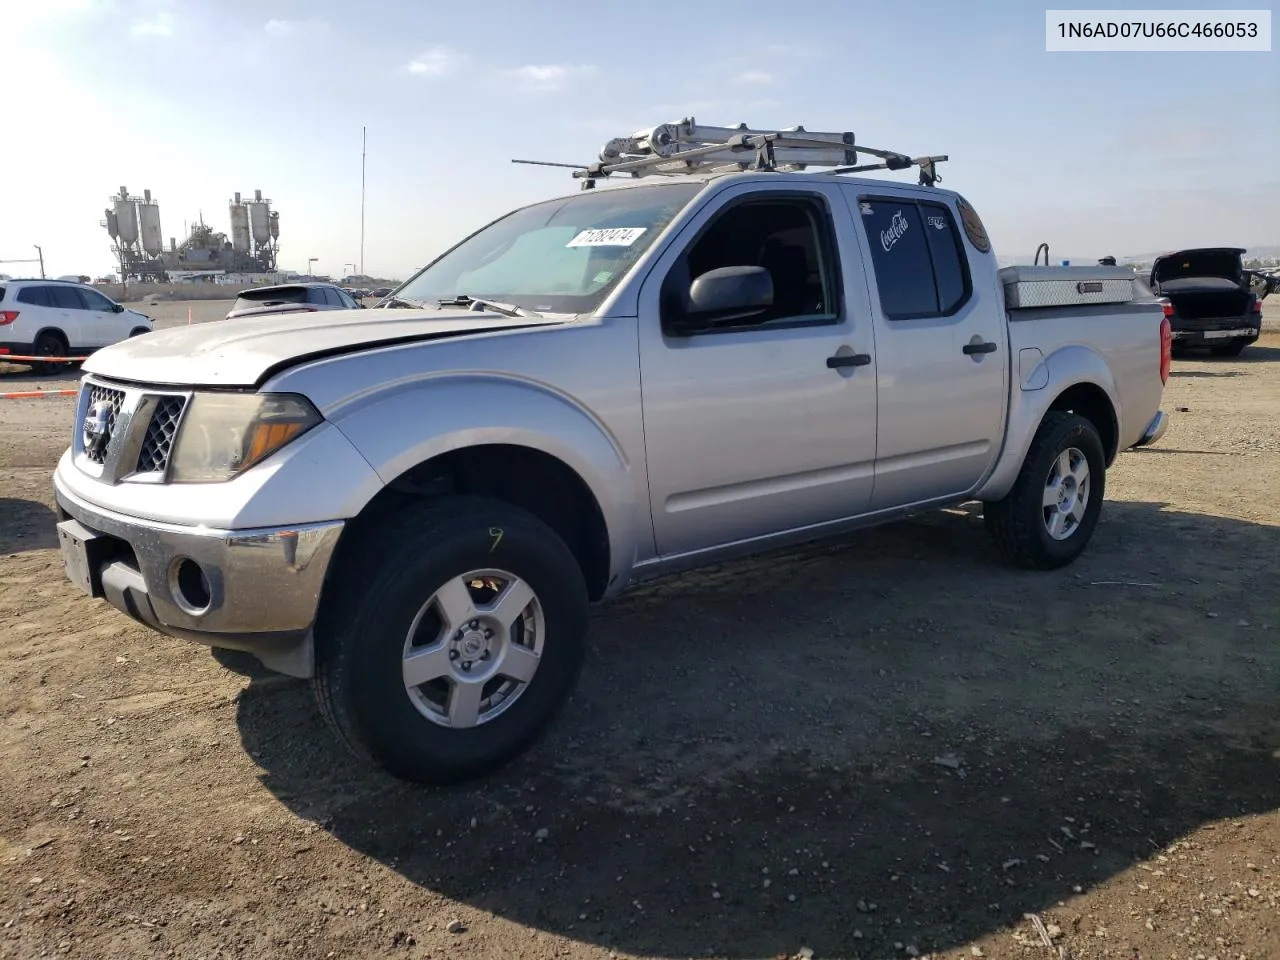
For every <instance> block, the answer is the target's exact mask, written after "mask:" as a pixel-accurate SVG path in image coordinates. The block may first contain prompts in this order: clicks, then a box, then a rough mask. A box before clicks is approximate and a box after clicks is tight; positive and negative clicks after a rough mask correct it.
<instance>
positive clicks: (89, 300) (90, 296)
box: [80, 289, 130, 346]
mask: <svg viewBox="0 0 1280 960" xmlns="http://www.w3.org/2000/svg"><path fill="white" fill-rule="evenodd" d="M80 297H81V298H82V299H83V300H84V302H85V306H86V307H87V308H88V309H87V310H86V311H85V316H86V317H87V318H88V319H89V323H90V325H91V326H92V328H93V330H94V331H95V333H94V335H95V337H96V338H97V340H96V342H95V344H94V346H106V345H108V344H112V343H118V342H119V341H121V340H123V339H125V338H126V337H127V336H129V329H128V323H129V319H130V318H129V315H128V314H126V313H116V312H115V305H114V304H113V303H112V301H110V300H108V299H107V298H106V297H104V296H103V295H102V294H100V293H99V292H98V291H97V290H85V289H81V290H80Z"/></svg>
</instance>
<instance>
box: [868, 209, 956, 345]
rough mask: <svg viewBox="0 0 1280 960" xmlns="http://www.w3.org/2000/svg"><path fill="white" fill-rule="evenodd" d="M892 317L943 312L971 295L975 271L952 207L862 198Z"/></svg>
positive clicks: (884, 307)
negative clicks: (967, 259)
mask: <svg viewBox="0 0 1280 960" xmlns="http://www.w3.org/2000/svg"><path fill="white" fill-rule="evenodd" d="M858 210H859V213H860V214H861V220H862V225H863V229H864V230H865V231H866V234H867V240H868V242H869V243H870V246H871V262H872V265H873V267H874V268H875V274H876V287H877V288H878V289H879V292H880V310H881V312H882V313H883V314H884V315H885V317H886V318H887V319H890V320H906V319H910V318H925V317H942V316H947V315H949V314H951V313H953V312H955V310H956V309H958V308H959V307H960V306H961V305H962V304H963V303H964V302H965V301H966V300H967V299H968V298H969V291H970V286H969V271H968V268H967V264H966V262H965V259H964V252H963V249H962V248H961V246H960V238H959V233H958V231H957V230H956V224H955V220H954V218H953V217H952V216H951V211H950V210H948V209H947V208H946V207H945V206H944V205H942V204H939V203H930V202H917V201H914V200H901V199H890V198H884V199H878V198H865V197H864V198H862V199H860V200H859V201H858Z"/></svg>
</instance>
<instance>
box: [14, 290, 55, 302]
mask: <svg viewBox="0 0 1280 960" xmlns="http://www.w3.org/2000/svg"><path fill="white" fill-rule="evenodd" d="M16 299H17V301H18V302H19V303H29V304H31V305H32V306H33V307H52V306H53V299H52V298H51V297H50V296H49V288H48V287H23V288H22V289H21V290H19V291H18V296H17V297H16Z"/></svg>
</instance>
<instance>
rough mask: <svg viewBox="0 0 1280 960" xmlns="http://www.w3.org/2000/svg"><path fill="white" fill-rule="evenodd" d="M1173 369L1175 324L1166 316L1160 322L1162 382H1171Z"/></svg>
mask: <svg viewBox="0 0 1280 960" xmlns="http://www.w3.org/2000/svg"><path fill="white" fill-rule="evenodd" d="M1172 367H1173V324H1171V323H1170V322H1169V318H1168V317H1167V316H1166V317H1164V318H1162V319H1161V320H1160V382H1161V383H1162V384H1167V383H1168V382H1169V371H1170V369H1171V368H1172Z"/></svg>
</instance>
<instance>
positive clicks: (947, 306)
mask: <svg viewBox="0 0 1280 960" xmlns="http://www.w3.org/2000/svg"><path fill="white" fill-rule="evenodd" d="M920 213H921V214H922V215H923V216H924V226H925V231H924V235H925V236H926V237H927V238H928V241H929V256H930V258H931V259H932V260H933V278H934V282H935V283H936V285H937V288H938V312H939V313H942V314H947V313H950V312H951V311H953V310H955V308H956V307H958V306H960V304H962V303H964V301H965V300H966V299H968V295H969V277H968V271H967V270H966V269H965V263H964V259H963V258H964V252H963V248H962V247H961V246H960V234H959V232H958V231H957V230H956V224H955V220H954V219H953V218H952V216H951V211H950V210H948V209H947V208H946V207H944V206H943V205H942V204H940V203H922V204H920Z"/></svg>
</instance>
